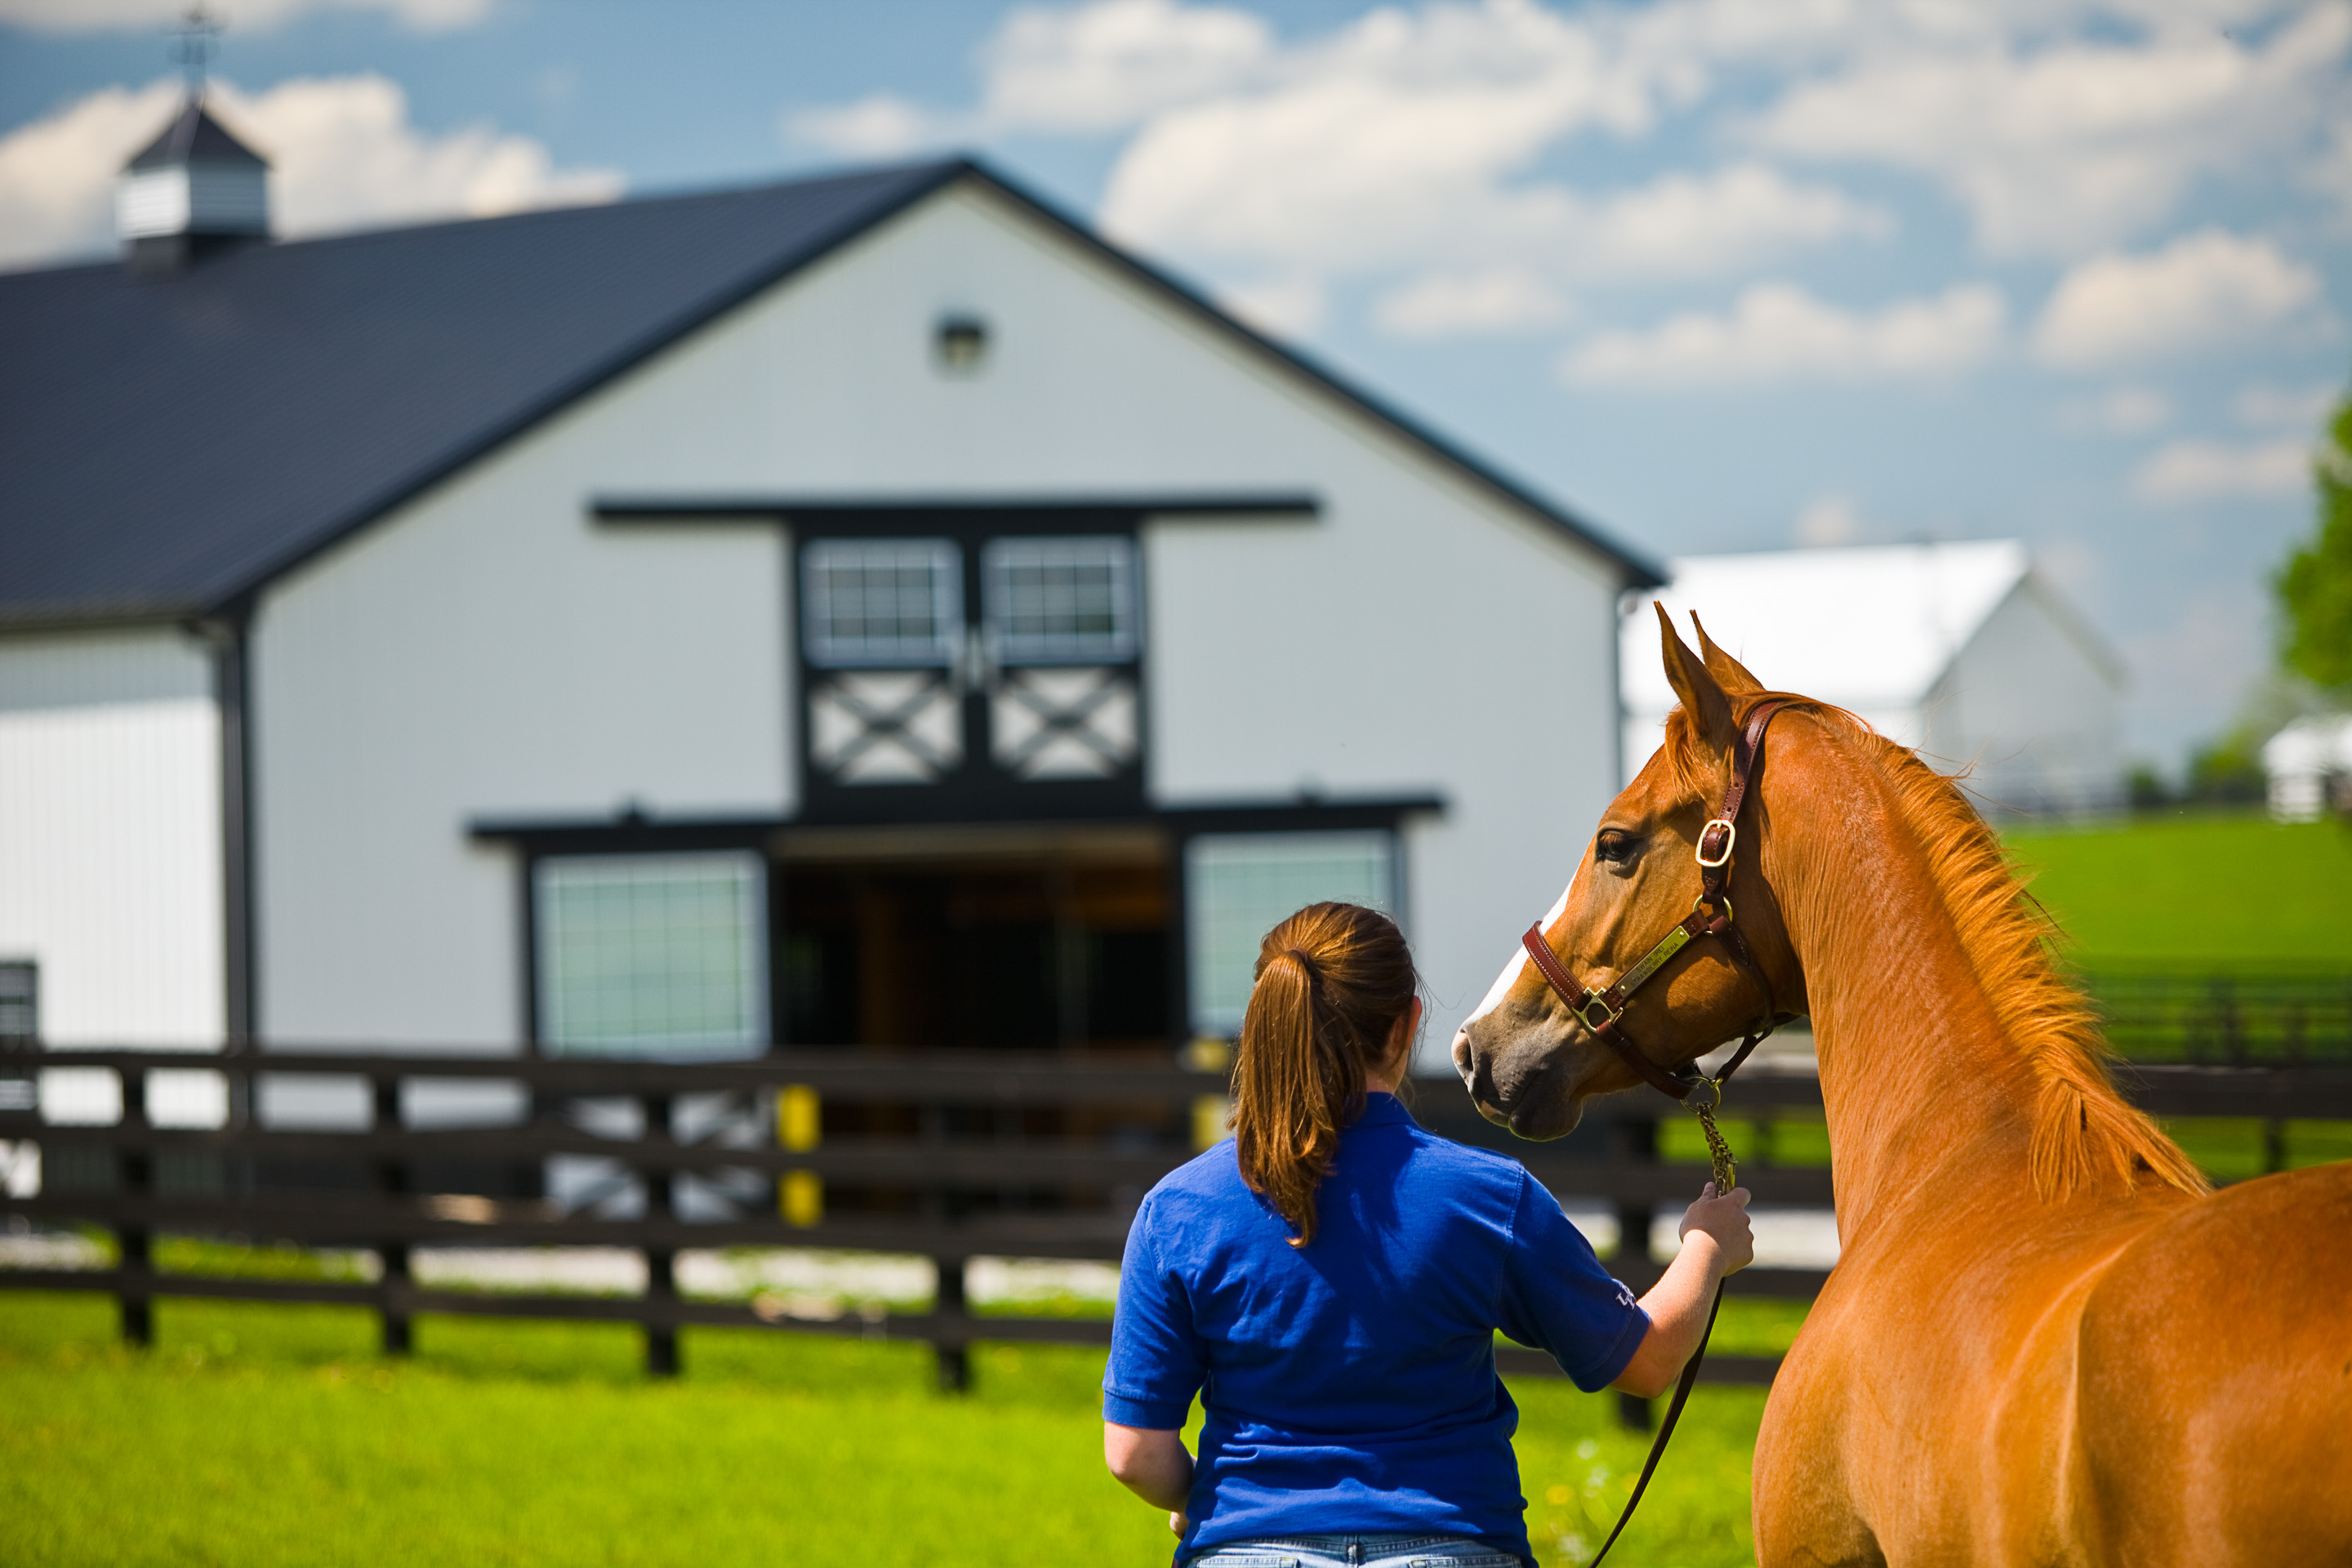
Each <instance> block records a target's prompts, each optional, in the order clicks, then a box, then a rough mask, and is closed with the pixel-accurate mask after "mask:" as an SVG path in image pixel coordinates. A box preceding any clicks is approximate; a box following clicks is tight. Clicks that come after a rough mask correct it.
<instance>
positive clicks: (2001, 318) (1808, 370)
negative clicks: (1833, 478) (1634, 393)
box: [1560, 283, 2008, 388]
mask: <svg viewBox="0 0 2352 1568" xmlns="http://www.w3.org/2000/svg"><path fill="white" fill-rule="evenodd" d="M2007 321H2008V307H2007V304H2006V302H2005V301H2004V300H2002V298H2001V295H2000V290H1999V289H1994V288H1991V287H1990V286H1989V285H1985V284H1962V285H1958V286H1956V287H1954V288H1951V289H1946V290H1945V291H1944V292H1943V293H1942V294H1939V295H1937V296H1936V297H1935V298H1933V299H1927V300H1898V301H1896V302H1895V303H1894V304H1892V305H1888V306H1886V307H1885V308H1884V309H1883V310H1877V311H1874V312H1871V313H1866V314H1865V313H1853V312H1848V311H1845V310H1840V309H1839V308H1838V307H1836V306H1834V305H1830V304H1825V303H1823V302H1822V301H1821V300H1817V299H1815V298H1813V296H1811V294H1808V293H1807V292H1805V291H1804V290H1803V289H1800V288H1797V287H1795V286H1794V285H1792V284H1788V283H1759V284H1756V285H1754V286H1752V287H1750V288H1748V289H1746V290H1744V291H1742V292H1741V294H1740V296H1739V298H1738V300H1737V301H1735V303H1734V304H1733V307H1732V310H1731V313H1730V314H1729V315H1727V316H1711V315H1707V314H1705V313H1704V312H1698V311H1693V312H1690V313H1688V314H1685V315H1680V316H1675V317H1672V318H1670V319H1669V320H1667V321H1664V322H1662V323H1660V324H1659V325H1658V326H1656V327H1654V328H1652V329H1651V330H1649V331H1612V332H1603V333H1601V334H1600V335H1599V336H1597V337H1594V338H1591V339H1590V340H1588V341H1587V342H1583V343H1581V344H1580V345H1578V346H1577V347H1576V348H1574V349H1572V350H1570V353H1568V355H1567V356H1566V357H1565V358H1564V359H1563V360H1562V361H1561V367H1560V368H1561V371H1562V374H1565V375H1566V376H1567V377H1568V379H1569V380H1570V381H1571V382H1576V383H1580V384H1585V385H1590V386H1629V387H1647V388H1666V387H1687V386H1719V385H1732V384H1758V383H1769V382H1783V381H1796V380H1824V381H1848V382H1857V381H1876V380H1891V379H1902V378H1912V379H1916V378H1927V377H1936V376H1944V375H1949V374H1954V373H1956V372H1958V371H1962V370H1966V369H1968V368H1969V367H1970V366H1972V365H1975V364H1978V363H1982V362H1983V361H1985V360H1987V359H1989V358H1990V357H1991V356H1992V355H1993V354H1995V353H1998V352H2000V348H2001V346H2002V342H2003V340H2004V338H2005V336H2006V326H2007Z"/></svg>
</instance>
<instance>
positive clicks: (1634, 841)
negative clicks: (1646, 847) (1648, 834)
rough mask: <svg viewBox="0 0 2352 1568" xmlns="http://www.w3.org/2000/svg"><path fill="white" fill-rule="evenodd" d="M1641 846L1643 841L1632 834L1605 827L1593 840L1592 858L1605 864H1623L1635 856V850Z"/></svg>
mask: <svg viewBox="0 0 2352 1568" xmlns="http://www.w3.org/2000/svg"><path fill="white" fill-rule="evenodd" d="M1640 847H1642V841H1641V840H1640V839H1638V838H1636V837H1633V835H1632V834H1630V833H1621V832H1619V831H1618V830H1617V829H1615V828H1613V827H1612V828H1604V829H1603V830H1602V831H1601V833H1600V834H1599V835H1598V836H1597V837H1595V838H1594V839H1593V840H1592V858H1594V859H1595V860H1598V861H1601V863H1602V864H1604V865H1609V866H1622V865H1624V864H1626V863H1627V862H1628V861H1630V860H1632V859H1633V852H1634V851H1635V850H1637V849H1639V848H1640Z"/></svg>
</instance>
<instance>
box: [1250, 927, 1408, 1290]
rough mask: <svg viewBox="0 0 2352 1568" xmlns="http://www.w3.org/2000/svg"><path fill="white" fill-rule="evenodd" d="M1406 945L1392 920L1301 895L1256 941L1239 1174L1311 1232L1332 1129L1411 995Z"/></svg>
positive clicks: (1300, 1234)
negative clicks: (1293, 910) (1298, 906)
mask: <svg viewBox="0 0 2352 1568" xmlns="http://www.w3.org/2000/svg"><path fill="white" fill-rule="evenodd" d="M1414 981H1415V976H1414V974H1413V972H1412V952H1410V951H1408V950H1407V949H1406V947H1405V944H1404V933H1403V932H1402V931H1399V930H1397V928H1396V922H1395V921H1391V919H1389V918H1388V916H1386V915H1384V914H1381V912H1380V911H1379V910H1368V909H1365V908H1363V907H1362V906H1361V905H1359V904H1309V905H1307V907H1306V908H1305V909H1303V910H1299V911H1298V912H1297V914H1295V915H1293V916H1291V917H1290V918H1289V919H1288V920H1286V921H1283V922H1282V923H1281V924H1280V925H1278V926H1276V927H1275V928H1274V929H1273V930H1272V931H1268V932H1266V933H1265V941H1264V942H1260V943H1258V949H1257V985H1256V987H1255V989H1254V990H1253V991H1251V993H1250V999H1249V1010H1248V1012H1246V1013H1244V1015H1243V1016H1242V1046H1241V1056H1240V1059H1239V1060H1238V1061H1237V1062H1236V1063H1235V1064H1234V1147H1235V1150H1236V1152H1237V1153H1238V1154H1239V1156H1240V1159H1241V1169H1242V1180H1243V1181H1244V1182H1247V1183H1248V1184H1250V1187H1251V1189H1252V1190H1254V1191H1255V1192H1260V1193H1263V1194H1265V1196H1266V1198H1267V1199H1268V1201H1270V1202H1271V1203H1272V1204H1273V1205H1274V1206H1275V1207H1276V1209H1277V1210H1279V1211H1280V1212H1281V1215H1282V1217H1283V1218H1285V1219H1286V1220H1288V1221H1289V1222H1290V1227H1291V1229H1292V1231H1293V1232H1295V1234H1294V1235H1293V1236H1292V1237H1291V1240H1290V1245H1291V1246H1293V1247H1304V1246H1306V1245H1307V1243H1308V1242H1310V1241H1312V1240H1314V1239H1315V1188H1316V1184H1318V1183H1319V1182H1321V1181H1322V1179H1323V1173H1325V1172H1326V1171H1328V1170H1329V1169H1330V1168H1331V1156H1332V1155H1333V1154H1335V1153H1337V1152H1339V1131H1340V1129H1342V1128H1344V1127H1346V1126H1347V1125H1348V1124H1349V1123H1350V1122H1352V1121H1355V1120H1356V1118H1357V1117H1358V1116H1360V1115H1361V1114H1362V1113H1363V1109H1364V1074H1365V1069H1366V1068H1371V1067H1377V1066H1379V1065H1381V1062H1382V1061H1383V1060H1384V1059H1385V1058H1386V1057H1387V1054H1388V1042H1389V1033H1390V1031H1391V1029H1393V1028H1394V1027H1395V1026H1396V1021H1397V1019H1398V1018H1400V1017H1402V1016H1403V1015H1404V1012H1405V1009H1406V1008H1407V1007H1409V1006H1411V1005H1412V993H1413V984H1414Z"/></svg>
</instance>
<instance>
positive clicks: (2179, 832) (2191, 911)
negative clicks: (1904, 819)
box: [2006, 810, 2352, 972]
mask: <svg viewBox="0 0 2352 1568" xmlns="http://www.w3.org/2000/svg"><path fill="white" fill-rule="evenodd" d="M2006 840H2007V843H2008V845H2009V847H2010V851H2011V855H2012V856H2013V857H2014V858H2015V859H2016V862H2017V864H2018V866H2019V868H2021V870H2024V871H2025V872H2027V873H2028V874H2029V875H2030V876H2031V877H2032V889H2033V893H2034V896H2035V897H2037V898H2039V899H2040V900H2042V905H2043V907H2044V908H2046V909H2048V910H2050V912H2051V913H2052V914H2053V916H2055V917H2056V918H2057V921H2058V923H2059V925H2060V927H2061V928H2062V929H2063V931H2064V932H2065V934H2066V938H2067V942H2066V952H2065V956H2066V957H2067V958H2068V960H2069V961H2070V962H2072V963H2075V964H2078V965H2080V966H2081V967H2083V968H2084V969H2092V970H2095V969H2096V968H2097V967H2098V966H2099V965H2100V964H2101V963H2127V964H2136V965H2137V964H2147V963H2159V962H2172V963H2181V964H2183V965H2186V966H2190V967H2193V968H2196V969H2198V970H2201V971H2208V972H2210V971H2214V970H2224V969H2229V968H2232V967H2238V966H2252V967H2260V966H2264V965H2273V964H2277V965H2312V964H2316V965H2326V966H2329V967H2333V968H2339V969H2341V968H2352V936H2347V932H2352V828H2347V827H2346V826H2343V825H2342V824H2339V823H2335V822H2308V823H2296V824H2294V825H2291V826H2289V825H2282V824H2278V823H2273V822H2272V821H2271V820H2270V819H2269V818H2267V817H2264V816H2250V815H2245V814H2242V813H2227V814H2225V813H2217V812H2212V811H2191V810H2181V811H2174V812H2165V813H2159V814H2151V815H2147V816H2136V817H2131V818H2128V819H2125V820H2120V821H2117V822H2114V823H2108V824H2104V825H2100V826H2091V827H2084V828H2081V829H2071V830H2064V831H2058V832H2047V831H2041V832H2024V831H2019V832H2013V833H2011V834H2009V835H2007V836H2006Z"/></svg>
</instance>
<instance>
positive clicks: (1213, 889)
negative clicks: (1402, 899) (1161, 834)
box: [1184, 833, 1397, 1037]
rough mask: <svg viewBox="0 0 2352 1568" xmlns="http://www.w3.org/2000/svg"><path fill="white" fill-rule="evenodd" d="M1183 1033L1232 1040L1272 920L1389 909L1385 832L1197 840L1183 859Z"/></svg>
mask: <svg viewBox="0 0 2352 1568" xmlns="http://www.w3.org/2000/svg"><path fill="white" fill-rule="evenodd" d="M1184 897H1185V922H1186V924H1187V926H1188V927H1189V928H1190V929H1189V931H1188V932H1187V939H1188V942H1189V944H1190V955H1191V960H1192V963H1191V970H1192V1032H1193V1033H1194V1034H1196V1035H1214V1036H1223V1037H1233V1036H1235V1035H1238V1034H1240V1033H1241V1027H1242V1014H1243V1011H1244V1009H1245V1008H1247V1007H1248V1005H1249V995H1250V988H1251V986H1252V985H1253V984H1255V980H1254V977H1253V975H1252V973H1251V972H1252V971H1253V970H1254V969H1255V968H1256V966H1257V948H1258V943H1259V942H1261V941H1263V940H1264V939H1265V933H1266V932H1267V931H1272V930H1273V929H1274V928H1275V926H1276V925H1277V924H1279V923H1280V922H1281V921H1284V920H1286V919H1287V918H1288V917H1290V916H1291V915H1293V914H1296V913H1297V912H1298V910H1301V909H1303V908H1305V907H1306V906H1307V905H1308V904H1314V903H1321V902H1323V901H1325V900H1331V901H1333V902H1337V903H1346V904H1363V905H1365V906H1367V907H1368V908H1370V909H1375V910H1381V911H1382V912H1383V913H1387V914H1391V915H1393V914H1394V913H1395V912H1396V910H1397V897H1396V850H1395V838H1394V837H1393V836H1392V835H1391V834H1388V833H1233V834H1213V835H1209V834H1204V835H1202V837H1197V838H1194V839H1192V841H1191V842H1190V843H1189V844H1188V845H1186V847H1185V852H1184Z"/></svg>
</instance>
